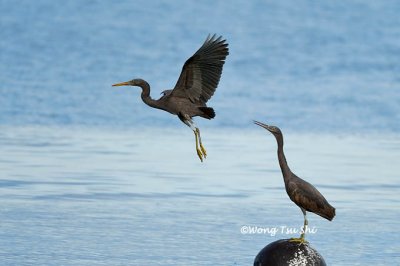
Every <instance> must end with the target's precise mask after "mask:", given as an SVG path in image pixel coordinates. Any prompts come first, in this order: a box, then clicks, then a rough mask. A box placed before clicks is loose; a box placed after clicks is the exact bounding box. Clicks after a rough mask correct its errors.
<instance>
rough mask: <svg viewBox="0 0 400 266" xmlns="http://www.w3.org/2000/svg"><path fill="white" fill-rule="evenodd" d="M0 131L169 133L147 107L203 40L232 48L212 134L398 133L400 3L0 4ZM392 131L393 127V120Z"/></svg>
mask: <svg viewBox="0 0 400 266" xmlns="http://www.w3.org/2000/svg"><path fill="white" fill-rule="evenodd" d="M0 10H1V11H0V12H1V13H0V15H1V18H0V22H1V23H0V25H1V31H0V34H1V36H0V37H1V38H0V51H1V57H0V60H1V64H0V80H1V87H0V92H1V95H2V98H1V99H0V100H1V102H0V113H1V114H2V115H1V116H0V123H1V124H7V125H25V124H35V125H37V124H44V125H54V124H56V125H57V124H63V125H65V124H68V125H70V124H72V125H77V124H78V125H82V124H83V125H112V126H115V125H122V126H136V125H138V124H140V125H143V124H145V125H160V126H165V125H171V126H174V127H177V126H179V122H178V120H171V119H170V117H169V116H168V115H166V114H163V113H160V112H158V111H157V110H149V109H148V107H147V106H145V105H144V104H143V103H142V102H141V100H140V97H139V92H138V89H135V88H122V89H121V88H118V89H116V88H111V84H113V83H115V82H119V81H126V80H129V79H131V78H134V77H142V78H144V79H146V80H147V81H148V82H149V83H150V84H151V86H152V88H153V97H155V98H157V97H158V95H159V93H160V92H161V91H163V90H164V89H167V88H168V89H169V88H173V86H174V85H175V82H176V80H177V78H178V76H179V73H180V71H181V67H182V65H183V63H184V61H185V60H186V59H187V58H188V57H189V56H191V55H192V54H193V53H194V52H195V51H196V50H197V49H198V47H200V45H201V44H202V42H203V41H204V39H205V38H206V36H207V34H208V33H217V34H221V35H223V36H224V37H225V38H226V39H227V40H228V42H229V44H230V53H231V54H230V55H229V56H228V58H227V62H226V65H225V67H224V72H223V76H222V79H221V83H220V86H219V88H218V90H217V93H216V94H215V96H214V97H213V98H212V99H211V101H210V102H209V105H210V106H213V107H214V108H215V109H216V112H217V118H218V119H215V120H214V121H211V122H209V123H208V124H210V125H212V126H217V127H218V126H236V127H243V126H249V125H250V123H249V121H251V120H253V119H255V118H257V119H261V118H264V119H268V120H269V121H271V122H273V123H276V124H279V125H281V126H285V127H287V128H290V129H291V130H296V131H298V130H301V131H308V130H313V131H314V130H318V131H332V130H333V131H341V130H342V129H345V130H346V131H352V132H358V131H359V130H367V131H374V132H375V131H381V130H385V131H390V132H393V131H395V132H398V131H399V130H400V123H398V122H397V121H398V120H399V119H400V117H399V114H400V105H399V99H400V63H399V62H400V42H399V38H400V19H399V16H398V14H399V13H400V3H399V2H398V1H346V2H343V3H333V2H331V1H325V2H324V3H316V2H315V1H296V3H293V2H292V1H248V3H246V2H236V3H225V2H224V1H217V2H215V1H201V3H197V4H195V3H191V2H187V1H174V2H173V3H168V2H164V1H135V3H132V2H131V1H118V3H109V2H102V1H84V2H82V1H68V3H63V4H60V3H57V2H54V1H49V0H39V1H34V2H32V1H18V4H17V3H16V2H15V1H4V0H3V1H2V2H1V8H0ZM396 122H397V123H396Z"/></svg>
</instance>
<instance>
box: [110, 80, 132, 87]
mask: <svg viewBox="0 0 400 266" xmlns="http://www.w3.org/2000/svg"><path fill="white" fill-rule="evenodd" d="M129 85H130V83H129V81H126V82H121V83H117V84H113V85H112V86H113V87H116V86H129Z"/></svg>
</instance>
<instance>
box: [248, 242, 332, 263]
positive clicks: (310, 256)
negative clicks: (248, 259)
mask: <svg viewBox="0 0 400 266" xmlns="http://www.w3.org/2000/svg"><path fill="white" fill-rule="evenodd" d="M275 265H276V266H285V265H287V266H295V265H307V266H308V265H313V266H326V263H325V261H324V258H322V256H321V255H320V254H319V253H318V252H317V251H316V250H315V249H313V248H312V247H311V246H310V244H309V243H298V242H291V241H289V239H280V240H278V241H275V242H272V243H270V244H268V245H267V246H265V247H264V248H263V249H262V250H261V251H260V252H259V253H258V255H257V256H256V258H255V259H254V266H275Z"/></svg>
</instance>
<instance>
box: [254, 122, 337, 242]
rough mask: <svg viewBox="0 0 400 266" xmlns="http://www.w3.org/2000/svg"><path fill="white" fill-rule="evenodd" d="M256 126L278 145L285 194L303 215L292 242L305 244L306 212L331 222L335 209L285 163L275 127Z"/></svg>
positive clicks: (280, 138) (279, 137) (280, 133)
mask: <svg viewBox="0 0 400 266" xmlns="http://www.w3.org/2000/svg"><path fill="white" fill-rule="evenodd" d="M254 123H255V124H256V125H259V126H260V127H263V128H265V129H266V130H268V131H269V132H271V133H272V134H273V135H274V136H275V138H276V141H277V143H278V160H279V165H280V167H281V170H282V175H283V180H284V181H285V188H286V192H287V194H288V195H289V198H290V199H291V200H292V201H293V202H294V203H296V205H297V206H299V207H300V209H301V211H302V212H303V215H304V227H303V231H302V233H301V236H300V238H293V239H292V241H299V242H301V243H302V242H305V240H304V236H305V231H306V228H307V225H308V221H307V216H306V212H307V211H308V212H313V213H315V214H318V215H319V216H321V217H323V218H325V219H327V220H329V221H332V219H333V217H335V208H333V207H332V206H331V205H330V204H329V203H328V201H327V200H326V199H325V198H324V196H322V194H321V193H320V192H319V191H318V190H317V189H316V188H315V187H314V186H313V185H311V184H310V183H308V182H307V181H304V180H303V179H301V178H300V177H298V176H296V175H295V174H294V173H293V172H292V171H291V170H290V169H289V166H288V164H287V162H286V158H285V154H284V152H283V135H282V132H281V130H280V129H279V128H278V127H276V126H269V125H266V124H263V123H261V122H257V121H254Z"/></svg>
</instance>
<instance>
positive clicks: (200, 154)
mask: <svg viewBox="0 0 400 266" xmlns="http://www.w3.org/2000/svg"><path fill="white" fill-rule="evenodd" d="M193 132H194V136H195V138H196V151H197V156H199V158H200V161H201V162H203V153H202V152H201V150H200V149H199V138H198V136H197V130H193Z"/></svg>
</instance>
